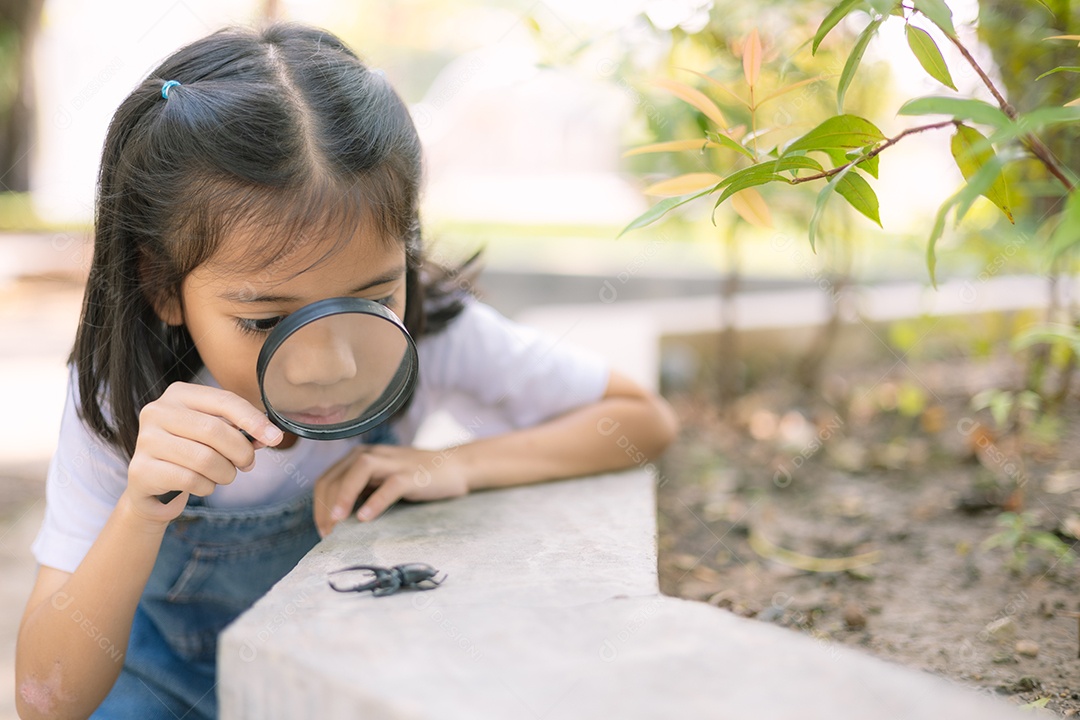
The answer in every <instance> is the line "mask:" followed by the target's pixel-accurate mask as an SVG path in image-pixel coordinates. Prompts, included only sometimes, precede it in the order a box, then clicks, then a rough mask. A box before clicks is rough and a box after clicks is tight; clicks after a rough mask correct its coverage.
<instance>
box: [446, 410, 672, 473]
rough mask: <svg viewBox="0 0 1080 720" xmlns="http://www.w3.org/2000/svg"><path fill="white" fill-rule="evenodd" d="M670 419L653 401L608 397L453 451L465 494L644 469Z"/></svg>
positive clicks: (663, 442)
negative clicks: (465, 489) (634, 467)
mask: <svg viewBox="0 0 1080 720" xmlns="http://www.w3.org/2000/svg"><path fill="white" fill-rule="evenodd" d="M677 431H678V423H677V421H676V419H675V414H674V412H673V411H672V410H671V408H670V407H669V406H668V404H667V403H666V402H665V401H664V400H662V399H660V398H658V397H654V396H648V395H640V396H618V395H616V396H608V397H605V398H604V399H602V400H600V401H599V402H597V403H595V404H592V405H588V406H586V407H583V408H580V409H578V410H575V411H572V412H570V413H568V414H566V415H563V416H561V417H558V418H555V419H554V420H551V421H549V422H546V423H544V424H542V425H538V426H536V427H534V428H530V429H528V430H520V431H517V432H513V433H509V434H506V435H501V436H498V437H492V438H486V439H483V440H478V441H476V442H473V443H469V444H468V445H463V446H461V447H460V448H458V449H457V450H456V451H455V459H456V461H457V462H458V463H460V466H461V468H462V471H463V472H464V473H465V476H466V477H467V479H468V485H469V489H470V490H480V489H484V488H494V487H504V486H509V485H521V484H525V483H531V482H537V481H540V480H556V479H560V478H568V477H576V476H580V475H591V474H594V473H600V472H608V471H612V470H621V469H623V468H628V467H633V466H638V465H644V464H646V463H647V462H648V461H649V460H651V459H652V458H655V457H656V456H657V455H659V454H660V453H661V452H663V450H664V448H666V447H667V446H668V444H669V443H670V442H671V441H672V440H673V439H674V437H675V434H676V432H677Z"/></svg>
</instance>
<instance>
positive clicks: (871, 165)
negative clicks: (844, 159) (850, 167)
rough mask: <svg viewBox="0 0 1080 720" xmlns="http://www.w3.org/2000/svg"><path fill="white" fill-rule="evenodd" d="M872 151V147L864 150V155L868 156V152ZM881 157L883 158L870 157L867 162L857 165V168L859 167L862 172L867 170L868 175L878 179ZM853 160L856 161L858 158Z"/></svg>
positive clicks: (877, 156)
mask: <svg viewBox="0 0 1080 720" xmlns="http://www.w3.org/2000/svg"><path fill="white" fill-rule="evenodd" d="M871 149H872V148H870V147H865V148H863V152H862V155H866V154H867V153H868V152H870V150H871ZM880 157H881V156H880V155H874V156H873V157H868V158H866V159H865V160H863V161H862V162H860V163H859V164H858V165H856V166H855V167H857V168H858V169H860V170H865V171H866V172H867V174H868V175H870V177H872V178H877V176H878V163H879V162H880ZM851 159H852V160H855V159H857V158H851Z"/></svg>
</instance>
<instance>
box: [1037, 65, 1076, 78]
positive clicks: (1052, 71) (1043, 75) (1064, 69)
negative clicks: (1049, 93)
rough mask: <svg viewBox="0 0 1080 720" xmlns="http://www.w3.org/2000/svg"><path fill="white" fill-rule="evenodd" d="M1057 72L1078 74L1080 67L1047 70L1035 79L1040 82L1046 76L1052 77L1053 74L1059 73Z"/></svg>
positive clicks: (1061, 67) (1069, 66)
mask: <svg viewBox="0 0 1080 720" xmlns="http://www.w3.org/2000/svg"><path fill="white" fill-rule="evenodd" d="M1059 72H1069V73H1080V67H1077V66H1076V65H1062V66H1060V67H1056V68H1054V69H1053V70H1047V71H1046V72H1044V73H1043V74H1042V75H1040V76H1039V77H1037V78H1035V79H1036V80H1042V79H1043V78H1044V77H1046V76H1047V75H1053V74H1054V73H1059Z"/></svg>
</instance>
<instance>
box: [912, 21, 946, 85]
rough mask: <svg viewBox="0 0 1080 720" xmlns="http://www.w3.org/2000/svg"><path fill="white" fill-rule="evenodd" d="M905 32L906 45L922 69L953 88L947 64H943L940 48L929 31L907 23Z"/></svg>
mask: <svg viewBox="0 0 1080 720" xmlns="http://www.w3.org/2000/svg"><path fill="white" fill-rule="evenodd" d="M905 32H906V33H907V41H908V47H910V48H911V52H912V54H914V55H915V58H916V59H917V60H918V61H919V64H920V65H922V66H923V70H925V71H926V72H927V74H928V75H930V77H932V78H934V79H935V80H937V81H938V82H939V83H941V84H942V85H944V86H945V87H947V88H951V89H953V90H955V89H956V85H954V84H953V79H952V74H951V73H950V72H949V66H948V65H946V64H945V58H944V57H942V55H941V50H940V49H938V46H937V43H936V42H934V38H932V37H930V33H928V32H926V31H925V30H923V29H922V28H917V27H915V26H914V25H908V26H907V27H906V28H905Z"/></svg>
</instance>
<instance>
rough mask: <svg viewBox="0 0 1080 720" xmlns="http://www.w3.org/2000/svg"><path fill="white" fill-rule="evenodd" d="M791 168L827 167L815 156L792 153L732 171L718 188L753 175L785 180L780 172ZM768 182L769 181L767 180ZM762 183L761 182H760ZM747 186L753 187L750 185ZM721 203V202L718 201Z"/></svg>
mask: <svg viewBox="0 0 1080 720" xmlns="http://www.w3.org/2000/svg"><path fill="white" fill-rule="evenodd" d="M791 170H814V171H816V172H824V171H825V168H823V167H821V163H819V162H818V161H817V160H815V159H813V158H809V157H806V156H805V155H792V156H790V157H782V158H779V159H777V160H767V161H765V162H763V163H758V164H757V165H751V166H750V167H748V168H743V169H742V170H738V171H736V172H733V173H731V174H730V175H728V176H727V177H726V178H724V179H723V180H722V181H721V182H720V184H719V185H717V186H716V188H715V189H716V190H719V189H720V188H723V187H727V186H729V185H734V184H736V183H741V182H742V181H743V180H745V179H747V178H751V177H764V176H768V175H776V176H777V177H779V178H780V179H781V180H783V181H784V182H787V180H786V179H785V178H784V176H782V175H780V174H779V173H782V172H788V171H791ZM767 182H768V181H767ZM759 184H760V183H759ZM747 187H753V186H751V185H748V186H747ZM717 204H719V203H717Z"/></svg>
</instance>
